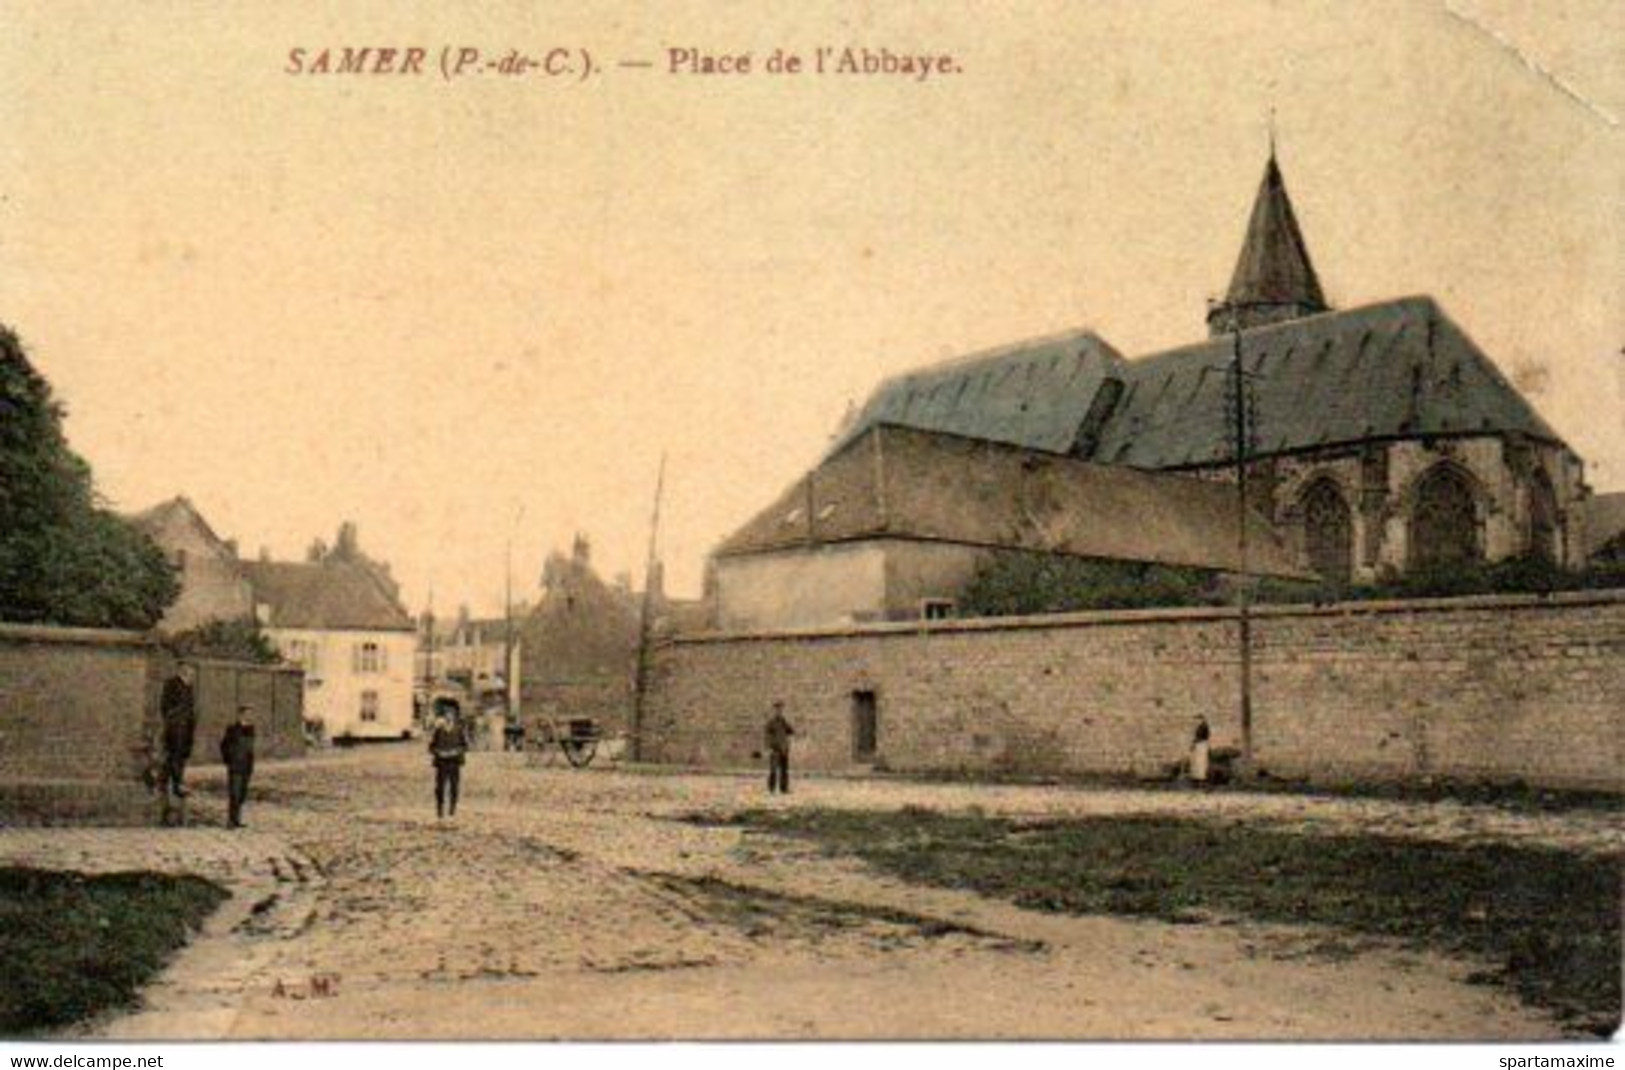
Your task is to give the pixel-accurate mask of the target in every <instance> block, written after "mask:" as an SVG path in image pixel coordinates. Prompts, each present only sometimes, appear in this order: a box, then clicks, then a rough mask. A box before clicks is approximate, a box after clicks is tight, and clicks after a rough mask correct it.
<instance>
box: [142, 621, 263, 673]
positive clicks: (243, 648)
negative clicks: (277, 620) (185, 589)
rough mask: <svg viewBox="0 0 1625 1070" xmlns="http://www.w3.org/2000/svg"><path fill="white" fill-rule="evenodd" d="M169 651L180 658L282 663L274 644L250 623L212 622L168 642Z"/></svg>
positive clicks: (256, 623) (253, 623)
mask: <svg viewBox="0 0 1625 1070" xmlns="http://www.w3.org/2000/svg"><path fill="white" fill-rule="evenodd" d="M168 645H169V648H170V649H171V650H173V651H174V652H175V653H176V654H177V655H179V656H180V657H183V658H187V657H203V658H210V657H212V658H229V659H230V660H232V661H254V662H259V663H260V664H262V665H273V664H275V663H277V662H279V661H281V660H282V655H281V654H279V653H277V649H276V645H275V644H274V643H272V642H271V639H270V637H269V636H268V635H266V634H265V632H264V631H262V630H261V629H260V626H259V623H258V622H257V621H252V620H212V621H209V622H208V623H207V624H200V625H199V626H197V627H196V628H193V629H192V630H191V631H186V632H181V633H180V634H179V635H176V636H173V637H172V638H171V639H170V640H169V644H168Z"/></svg>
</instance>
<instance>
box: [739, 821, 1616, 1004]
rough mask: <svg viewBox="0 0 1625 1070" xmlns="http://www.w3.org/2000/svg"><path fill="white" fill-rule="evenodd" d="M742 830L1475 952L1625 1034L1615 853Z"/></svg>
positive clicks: (1152, 909) (974, 830)
mask: <svg viewBox="0 0 1625 1070" xmlns="http://www.w3.org/2000/svg"><path fill="white" fill-rule="evenodd" d="M738 820H739V822H740V823H742V824H744V825H746V826H747V827H752V828H758V829H765V830H770V831H773V832H777V833H782V834H786V835H792V836H797V837H802V838H806V839H811V840H814V841H816V842H817V843H819V844H821V845H822V846H823V847H824V848H825V849H826V850H829V851H831V852H835V853H845V854H850V855H855V856H857V857H859V858H861V859H863V860H864V861H866V862H867V863H869V864H870V865H873V866H875V867H876V868H878V869H881V870H883V871H885V872H887V873H890V874H893V875H895V876H897V877H900V878H902V879H904V880H907V881H911V882H914V883H917V884H925V885H934V886H940V887H949V888H964V889H968V890H971V891H974V892H977V893H979V894H982V895H987V896H993V897H996V898H1000V899H1005V900H1008V901H1010V902H1014V903H1016V904H1018V905H1020V906H1024V907H1030V908H1033V909H1037V910H1047V911H1054V912H1058V913H1067V914H1116V915H1127V916H1133V917H1147V918H1155V919H1159V920H1163V921H1169V922H1176V923H1183V922H1188V921H1190V920H1191V919H1192V918H1193V917H1201V916H1205V915H1212V914H1218V915H1228V916H1234V917H1243V918H1249V919H1253V920H1256V921H1263V922H1278V923H1279V922H1284V923H1307V924H1313V925H1325V926H1330V927H1335V928H1338V929H1342V930H1346V931H1351V932H1355V933H1360V934H1365V935H1372V936H1381V937H1388V938H1393V939H1397V940H1400V941H1402V942H1404V943H1406V944H1409V945H1411V946H1414V947H1419V948H1425V949H1429V950H1434V951H1442V952H1446V953H1453V954H1460V953H1466V954H1472V955H1477V956H1483V957H1485V958H1487V959H1489V960H1490V961H1491V962H1493V963H1495V964H1496V969H1495V970H1493V971H1488V973H1487V976H1483V977H1480V978H1478V979H1479V980H1494V981H1496V982H1498V983H1503V984H1506V985H1508V986H1510V987H1511V988H1512V989H1513V990H1514V991H1516V992H1517V994H1518V995H1519V997H1520V998H1522V999H1523V1000H1524V1001H1525V1002H1527V1003H1530V1004H1533V1005H1536V1006H1540V1007H1544V1008H1547V1009H1549V1010H1551V1011H1553V1012H1555V1013H1556V1014H1557V1016H1558V1017H1559V1018H1560V1019H1561V1020H1562V1021H1563V1022H1564V1023H1565V1024H1566V1025H1568V1026H1570V1027H1572V1028H1574V1029H1576V1030H1583V1031H1588V1032H1596V1033H1600V1034H1603V1035H1606V1034H1609V1033H1612V1032H1613V1031H1614V1030H1615V1029H1616V1028H1617V1026H1618V1024H1619V1019H1620V893H1621V857H1620V856H1619V855H1613V856H1609V857H1601V858H1599V857H1588V856H1584V855H1579V854H1573V853H1568V852H1563V851H1557V850H1552V849H1546V848H1538V847H1525V846H1510V845H1500V844H1496V845H1480V844H1436V843H1421V842H1413V841H1407V840H1398V839H1390V838H1384V837H1378V836H1323V835H1306V834H1302V833H1292V832H1284V831H1279V830H1273V829H1268V828H1257V827H1249V826H1242V825H1219V824H1214V823H1210V822H1205V821H1199V820H1188V819H1187V820H1182V819H1175V818H1161V817H1116V818H1080V819H1071V820H1065V821H1045V822H1018V821H1011V820H1008V819H1001V818H989V817H985V816H981V815H976V814H940V813H936V812H933V811H928V810H921V809H917V808H905V809H903V810H901V811H893V812H876V811H831V810H797V811H748V812H746V813H743V814H741V815H739V818H738Z"/></svg>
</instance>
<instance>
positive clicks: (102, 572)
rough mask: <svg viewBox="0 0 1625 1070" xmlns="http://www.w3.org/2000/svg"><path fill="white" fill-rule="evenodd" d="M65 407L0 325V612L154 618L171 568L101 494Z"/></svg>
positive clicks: (172, 588)
mask: <svg viewBox="0 0 1625 1070" xmlns="http://www.w3.org/2000/svg"><path fill="white" fill-rule="evenodd" d="M64 416H65V412H64V410H63V408H62V405H61V403H59V402H58V401H56V400H55V398H53V397H52V394H51V387H50V384H49V383H47V382H46V381H45V378H44V376H42V375H40V374H39V372H37V371H36V370H35V369H34V367H33V365H32V364H31V363H30V362H29V360H28V357H27V354H26V353H24V351H23V347H22V343H21V342H19V341H18V339H17V336H16V335H15V334H14V333H12V331H11V330H10V329H8V328H6V327H4V326H0V620H5V621H12V622H26V623H43V624H66V625H78V626H82V627H101V628H108V627H112V628H150V627H151V626H152V625H153V624H155V623H156V622H157V620H158V618H159V617H161V616H162V615H163V612H164V609H165V607H167V606H168V605H169V604H170V603H171V602H173V601H174V600H175V596H176V595H177V594H178V593H179V590H180V588H179V584H178V583H177V581H176V578H175V571H174V569H173V568H171V567H170V565H169V563H168V562H167V561H166V560H165V559H164V555H163V552H162V551H160V550H159V549H158V547H157V546H156V545H154V544H153V542H152V540H150V539H148V538H147V537H146V536H145V535H144V534H142V533H141V532H139V531H137V530H136V529H135V528H134V527H132V526H131V525H130V524H128V523H127V522H125V521H124V520H123V519H122V518H121V517H119V516H118V515H116V514H115V513H113V512H112V511H111V510H110V509H108V508H106V507H105V505H104V504H103V503H102V501H101V500H100V499H99V498H98V497H97V495H96V492H95V487H94V484H93V482H92V479H91V473H90V466H89V465H87V464H86V463H85V462H84V460H83V459H82V458H80V457H79V456H78V455H77V454H75V453H74V452H73V451H72V450H71V449H69V448H68V443H67V439H66V438H65V437H64V435H63V433H62V421H63V418H64Z"/></svg>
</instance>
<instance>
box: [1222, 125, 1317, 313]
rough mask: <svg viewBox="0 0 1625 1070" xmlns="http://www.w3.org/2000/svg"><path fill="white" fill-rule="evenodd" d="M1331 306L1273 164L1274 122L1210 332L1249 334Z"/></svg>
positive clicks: (1289, 200)
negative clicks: (1249, 211) (1238, 250)
mask: <svg viewBox="0 0 1625 1070" xmlns="http://www.w3.org/2000/svg"><path fill="white" fill-rule="evenodd" d="M1327 307H1328V306H1327V304H1326V295H1325V294H1324V293H1322V292H1321V289H1320V279H1319V278H1318V277H1317V276H1316V275H1315V268H1314V265H1313V264H1311V263H1310V262H1309V250H1308V248H1307V246H1305V244H1304V240H1303V231H1301V230H1299V229H1298V217H1297V215H1296V213H1294V212H1293V211H1292V200H1291V198H1290V197H1288V196H1287V192H1286V180H1285V179H1283V178H1282V177H1281V168H1280V166H1279V165H1278V164H1277V163H1276V162H1275V130H1274V124H1273V122H1272V123H1271V126H1270V156H1269V162H1268V163H1266V164H1265V165H1264V180H1263V182H1261V183H1260V184H1259V187H1258V196H1257V198H1256V199H1255V200H1254V201H1253V214H1252V217H1251V218H1250V219H1249V220H1248V221H1247V237H1246V239H1245V240H1244V241H1243V242H1242V246H1241V255H1240V256H1239V257H1238V258H1237V259H1236V270H1235V273H1234V274H1232V275H1231V277H1230V289H1229V291H1228V292H1227V293H1226V294H1225V297H1224V302H1223V303H1222V304H1220V305H1217V306H1215V307H1214V308H1213V309H1212V310H1211V311H1209V312H1208V326H1209V328H1210V331H1211V333H1213V334H1223V333H1225V332H1226V331H1229V330H1233V329H1234V328H1235V327H1237V326H1239V327H1241V328H1243V329H1246V328H1249V327H1260V326H1263V325H1265V324H1269V323H1280V322H1282V321H1284V320H1292V319H1298V318H1300V317H1302V316H1312V315H1314V314H1315V313H1317V312H1325V311H1326V310H1327Z"/></svg>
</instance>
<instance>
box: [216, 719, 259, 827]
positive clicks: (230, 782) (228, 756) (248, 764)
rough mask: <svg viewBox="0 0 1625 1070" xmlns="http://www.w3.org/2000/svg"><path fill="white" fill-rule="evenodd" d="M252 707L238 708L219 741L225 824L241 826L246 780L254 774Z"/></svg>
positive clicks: (246, 790)
mask: <svg viewBox="0 0 1625 1070" xmlns="http://www.w3.org/2000/svg"><path fill="white" fill-rule="evenodd" d="M253 713H254V708H253V707H252V706H238V707H237V720H236V721H235V722H233V723H232V724H229V725H227V726H226V734H225V735H224V736H223V737H221V740H220V760H221V761H223V762H225V763H226V798H227V814H228V816H227V819H226V824H227V825H228V826H229V827H231V828H234V829H239V828H242V827H243V803H245V802H247V801H248V779H249V778H250V777H252V776H253V775H254V724H253V719H252V715H253Z"/></svg>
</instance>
